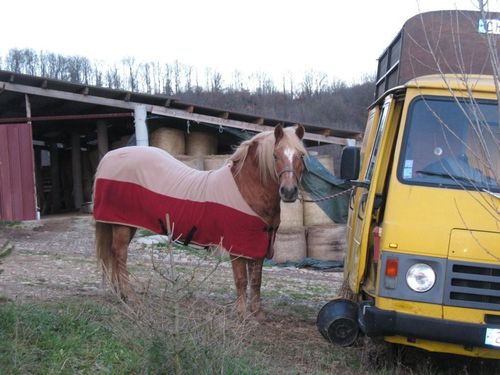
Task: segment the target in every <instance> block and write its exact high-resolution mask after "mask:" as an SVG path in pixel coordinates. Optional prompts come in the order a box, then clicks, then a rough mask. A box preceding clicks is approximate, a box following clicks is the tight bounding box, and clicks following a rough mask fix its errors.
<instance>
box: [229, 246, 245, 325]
mask: <svg viewBox="0 0 500 375" xmlns="http://www.w3.org/2000/svg"><path fill="white" fill-rule="evenodd" d="M231 265H232V267H233V277H234V285H235V286H236V296H237V299H236V311H238V315H239V316H240V318H242V319H243V318H244V317H245V314H246V310H247V284H248V278H247V259H245V258H241V257H236V256H233V255H231Z"/></svg>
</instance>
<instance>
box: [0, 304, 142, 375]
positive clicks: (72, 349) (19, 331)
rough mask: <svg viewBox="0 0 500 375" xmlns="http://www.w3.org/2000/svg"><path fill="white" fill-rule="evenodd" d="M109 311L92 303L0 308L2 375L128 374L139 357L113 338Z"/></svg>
mask: <svg viewBox="0 0 500 375" xmlns="http://www.w3.org/2000/svg"><path fill="white" fill-rule="evenodd" d="M114 315H115V314H114V313H113V311H112V310H111V309H110V308H107V307H104V306H99V305H96V304H91V303H85V304H83V305H82V304H81V303H67V302H66V303H64V304H62V303H60V304H23V305H15V304H11V303H7V304H2V305H1V306H0V368H1V369H2V373H6V374H26V373H34V374H42V373H43V374H54V373H63V374H70V373H97V372H98V373H130V372H133V371H135V370H137V368H136V365H135V363H137V362H138V359H139V353H137V352H135V351H134V350H133V349H132V348H130V347H128V346H127V345H125V344H124V343H123V342H121V341H120V340H119V339H118V338H117V337H115V335H114V334H113V331H112V329H111V328H110V321H111V319H112V317H113V316H114Z"/></svg>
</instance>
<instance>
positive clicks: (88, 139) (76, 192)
mask: <svg viewBox="0 0 500 375" xmlns="http://www.w3.org/2000/svg"><path fill="white" fill-rule="evenodd" d="M280 123H281V124H283V125H284V126H289V125H293V123H294V122H293V121H290V120H280V119H272V118H267V117H264V116H259V115H256V114H245V113H238V112H233V111H228V110H224V109H219V108H210V107H203V106H198V105H195V104H190V103H185V102H182V101H179V100H177V99H175V98H172V97H167V96H163V95H150V94H141V93H135V92H129V91H122V90H114V89H108V88H102V87H95V86H89V85H82V84H73V83H69V82H66V81H59V80H52V79H46V78H43V77H36V76H30V75H24V74H18V73H13V72H9V71H0V220H2V221H13V220H32V219H36V218H37V217H40V215H50V214H57V213H62V212H76V211H81V210H84V209H85V208H86V206H87V205H88V202H91V200H92V197H91V191H92V179H93V174H94V172H95V168H96V165H97V163H98V161H99V159H100V158H101V157H102V156H103V155H104V154H105V153H106V152H107V151H108V150H110V149H113V148H117V147H122V146H124V145H126V144H127V142H129V141H130V139H131V138H135V141H136V142H137V144H139V145H148V144H150V138H151V136H152V135H153V134H154V133H155V131H158V130H159V129H170V130H171V131H173V132H176V133H171V134H179V132H181V134H184V135H193V134H197V133H202V134H206V135H207V136H210V138H211V139H216V143H215V145H212V146H211V148H210V151H209V152H210V153H215V154H228V153H231V147H232V146H233V145H234V144H236V143H237V142H239V140H240V139H242V138H244V136H245V134H246V133H247V132H248V133H250V134H253V133H255V132H261V131H265V130H269V129H271V128H272V127H274V126H275V125H277V124H280ZM303 125H304V126H305V128H306V135H305V137H304V139H305V143H306V145H309V146H313V145H314V146H318V145H327V144H332V145H337V146H343V145H346V144H348V143H350V142H354V141H355V140H356V139H358V138H359V134H358V133H357V132H355V131H346V130H335V129H330V128H325V127H319V126H314V125H312V124H303ZM173 142H174V143H175V140H173ZM184 153H187V154H188V155H184V157H183V158H184V160H186V161H187V162H189V161H190V156H191V157H199V156H198V155H197V154H196V152H194V153H193V152H192V151H187V152H186V150H184ZM189 154H191V155H189ZM181 160H182V159H181Z"/></svg>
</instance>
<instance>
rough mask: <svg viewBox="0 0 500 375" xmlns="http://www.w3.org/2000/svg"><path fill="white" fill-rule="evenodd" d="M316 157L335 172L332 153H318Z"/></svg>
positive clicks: (331, 171)
mask: <svg viewBox="0 0 500 375" xmlns="http://www.w3.org/2000/svg"><path fill="white" fill-rule="evenodd" d="M316 158H317V159H318V161H319V162H320V163H321V164H322V165H323V167H325V168H326V169H328V170H329V171H330V173H331V174H335V173H334V167H333V166H334V164H333V157H332V156H331V155H317V156H316Z"/></svg>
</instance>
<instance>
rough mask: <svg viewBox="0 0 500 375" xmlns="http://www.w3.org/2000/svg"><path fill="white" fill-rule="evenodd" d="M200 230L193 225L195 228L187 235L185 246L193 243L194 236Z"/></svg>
mask: <svg viewBox="0 0 500 375" xmlns="http://www.w3.org/2000/svg"><path fill="white" fill-rule="evenodd" d="M197 230H198V228H196V225H193V227H192V228H191V230H190V231H189V233H188V234H187V236H186V239H185V240H184V246H187V245H189V243H190V242H191V240H192V239H193V236H194V234H195V232H196V231H197Z"/></svg>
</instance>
